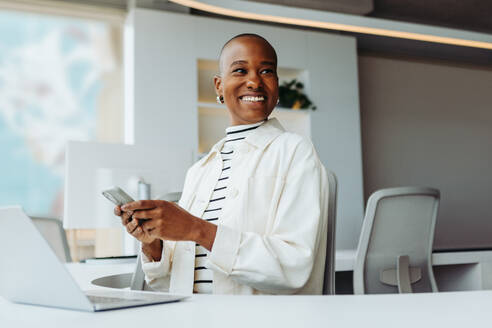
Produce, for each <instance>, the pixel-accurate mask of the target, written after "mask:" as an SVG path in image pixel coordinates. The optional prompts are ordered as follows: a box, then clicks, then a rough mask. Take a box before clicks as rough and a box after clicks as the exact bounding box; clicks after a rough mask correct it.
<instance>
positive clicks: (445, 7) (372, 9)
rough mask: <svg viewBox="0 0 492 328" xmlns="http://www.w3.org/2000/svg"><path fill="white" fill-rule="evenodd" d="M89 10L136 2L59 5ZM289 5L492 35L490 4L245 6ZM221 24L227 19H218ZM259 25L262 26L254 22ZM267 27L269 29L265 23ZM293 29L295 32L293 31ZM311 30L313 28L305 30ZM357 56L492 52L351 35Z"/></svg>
mask: <svg viewBox="0 0 492 328" xmlns="http://www.w3.org/2000/svg"><path fill="white" fill-rule="evenodd" d="M58 1H65V2H68V1H70V2H79V3H85V4H91V5H98V6H106V7H114V8H126V6H127V2H129V1H132V0H58ZM134 1H135V2H136V4H137V6H139V7H144V8H154V9H160V10H172V11H180V12H190V13H191V14H194V15H202V16H216V15H214V14H210V13H207V12H201V11H198V10H194V9H191V10H190V9H188V8H185V7H182V6H179V5H176V4H173V3H171V2H169V1H167V0H134ZM242 1H254V2H262V3H270V4H277V5H286V6H292V7H299V8H307V9H313V10H324V11H336V12H342V13H348V14H352V15H361V16H367V17H375V18H384V19H390V20H395V21H401V22H412V23H419V24H425V25H434V26H442V27H450V28H456V29H463V30H470V31H476V32H482V33H489V34H492V0H242ZM219 17H221V18H223V16H219ZM255 23H258V22H257V21H255ZM262 23H263V24H269V23H265V22H262ZM289 27H290V28H292V26H289ZM302 29H309V28H302ZM327 32H328V33H339V34H348V35H354V36H356V37H357V43H358V48H359V51H361V52H363V51H369V52H380V53H385V54H389V55H402V56H419V57H426V58H435V59H439V60H453V61H460V62H468V63H473V64H480V65H487V66H492V51H491V50H484V49H476V48H467V47H458V46H449V45H441V44H431V43H428V42H422V41H412V40H403V39H395V38H388V37H379V36H371V35H363V34H353V33H345V32H338V31H327Z"/></svg>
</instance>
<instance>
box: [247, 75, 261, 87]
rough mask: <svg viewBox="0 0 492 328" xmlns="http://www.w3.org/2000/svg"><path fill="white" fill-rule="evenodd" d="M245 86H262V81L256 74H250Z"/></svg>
mask: <svg viewBox="0 0 492 328" xmlns="http://www.w3.org/2000/svg"><path fill="white" fill-rule="evenodd" d="M246 86H247V87H248V88H251V89H258V88H260V87H262V86H263V82H262V81H261V78H260V77H259V76H258V74H250V75H249V76H248V81H247V83H246Z"/></svg>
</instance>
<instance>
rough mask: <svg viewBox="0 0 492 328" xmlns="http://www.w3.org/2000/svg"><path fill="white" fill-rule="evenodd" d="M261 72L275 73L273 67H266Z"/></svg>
mask: <svg viewBox="0 0 492 328" xmlns="http://www.w3.org/2000/svg"><path fill="white" fill-rule="evenodd" d="M260 73H261V74H266V73H273V69H271V68H266V69H264V70H262V71H261V72H260Z"/></svg>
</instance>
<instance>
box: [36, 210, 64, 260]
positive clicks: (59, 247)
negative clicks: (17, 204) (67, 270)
mask: <svg viewBox="0 0 492 328" xmlns="http://www.w3.org/2000/svg"><path fill="white" fill-rule="evenodd" d="M31 220H32V222H33V223H34V225H35V226H36V228H37V229H38V230H39V232H40V233H41V235H42V236H43V237H44V239H46V241H47V242H48V244H49V245H50V246H51V248H52V249H53V251H54V252H55V254H56V256H58V258H59V259H60V261H62V262H72V257H71V256H70V248H69V247H68V241H67V235H66V234H65V229H63V223H62V221H61V220H59V219H56V218H43V217H33V216H31Z"/></svg>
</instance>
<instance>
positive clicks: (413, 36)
mask: <svg viewBox="0 0 492 328" xmlns="http://www.w3.org/2000/svg"><path fill="white" fill-rule="evenodd" d="M169 1H171V2H174V3H177V4H180V5H183V6H187V7H190V8H194V9H197V10H202V11H206V12H210V13H214V14H218V15H224V16H231V17H237V18H243V19H251V20H258V21H265V22H275V23H280V24H288V25H297V26H306V27H314V28H321V29H328V30H338V31H345V32H353V33H362V34H372V35H379V36H385V37H392V38H401V39H409V40H418V41H425V42H434V43H442V44H449V45H455V46H463V47H473V48H482V49H490V50H492V41H491V42H485V41H477V40H470V39H463V38H454V37H448V36H439V35H432V34H424V33H415V32H407V31H399V30H392V29H386V28H375V27H368V26H359V25H350V24H340V23H333V22H328V21H319V20H310V19H301V18H293V17H283V16H275V15H267V14H258V13H253V12H248V11H243V10H238V9H231V8H227V7H225V6H218V5H212V4H209V3H204V2H203V1H196V0H169ZM229 1H230V0H229ZM208 2H210V1H208ZM230 2H237V1H230ZM258 6H259V5H257V7H258ZM270 7H272V6H271V5H270ZM277 7H280V6H277ZM299 10H301V9H299ZM366 19H369V18H366ZM407 25H408V24H407ZM460 32H461V31H460ZM476 34H479V33H476ZM482 35H483V34H482ZM490 38H491V40H492V36H491V37H490Z"/></svg>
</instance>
